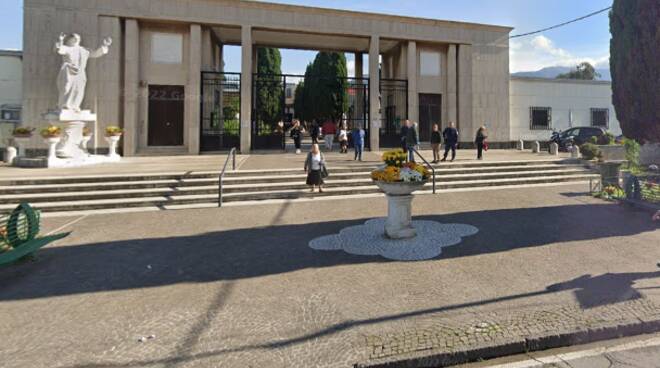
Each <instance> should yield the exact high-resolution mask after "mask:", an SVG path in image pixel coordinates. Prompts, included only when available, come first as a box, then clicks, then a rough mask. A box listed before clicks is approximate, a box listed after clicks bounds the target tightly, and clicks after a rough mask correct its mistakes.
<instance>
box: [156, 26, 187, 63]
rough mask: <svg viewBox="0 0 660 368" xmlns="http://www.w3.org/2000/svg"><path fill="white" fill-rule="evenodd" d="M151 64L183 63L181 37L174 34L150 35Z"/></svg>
mask: <svg viewBox="0 0 660 368" xmlns="http://www.w3.org/2000/svg"><path fill="white" fill-rule="evenodd" d="M151 62H153V63H155V64H181V63H182V62H183V35H181V34H176V33H154V34H152V36H151Z"/></svg>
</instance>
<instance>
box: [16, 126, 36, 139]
mask: <svg viewBox="0 0 660 368" xmlns="http://www.w3.org/2000/svg"><path fill="white" fill-rule="evenodd" d="M32 132H34V128H30V127H17V128H15V129H14V131H13V132H12V135H13V136H14V138H30V137H32Z"/></svg>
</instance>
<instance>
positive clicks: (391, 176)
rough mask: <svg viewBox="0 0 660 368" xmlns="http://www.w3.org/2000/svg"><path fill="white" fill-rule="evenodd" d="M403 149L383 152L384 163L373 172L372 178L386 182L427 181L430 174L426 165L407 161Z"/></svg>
mask: <svg viewBox="0 0 660 368" xmlns="http://www.w3.org/2000/svg"><path fill="white" fill-rule="evenodd" d="M406 156H407V155H406V153H405V152H404V151H403V150H402V149H396V150H392V151H386V152H385V153H383V157H382V159H383V162H384V165H381V166H380V167H378V168H377V169H376V170H374V171H372V172H371V179H372V180H374V181H377V182H378V181H380V182H386V183H396V182H402V183H425V182H426V181H427V180H428V179H429V177H430V175H429V171H428V170H427V169H426V167H424V166H422V165H420V164H417V163H415V162H406V158H407V157H406Z"/></svg>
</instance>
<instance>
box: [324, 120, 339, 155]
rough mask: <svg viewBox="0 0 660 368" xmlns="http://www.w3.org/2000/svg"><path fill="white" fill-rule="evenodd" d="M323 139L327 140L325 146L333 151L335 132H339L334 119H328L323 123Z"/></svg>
mask: <svg viewBox="0 0 660 368" xmlns="http://www.w3.org/2000/svg"><path fill="white" fill-rule="evenodd" d="M322 132H323V139H324V140H325V148H326V149H327V150H328V151H332V144H333V142H334V140H335V134H337V126H336V125H335V123H334V122H333V121H332V120H327V121H326V122H325V123H323V129H322Z"/></svg>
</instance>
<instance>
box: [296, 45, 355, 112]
mask: <svg viewBox="0 0 660 368" xmlns="http://www.w3.org/2000/svg"><path fill="white" fill-rule="evenodd" d="M305 74H306V76H305V90H306V93H305V94H304V96H305V100H306V101H314V103H313V104H312V106H310V108H309V109H308V110H307V111H308V112H309V115H308V117H313V118H316V119H319V120H327V119H330V120H333V121H335V122H337V121H339V120H341V118H342V115H343V114H344V113H345V112H347V111H348V81H347V79H346V77H347V75H348V68H347V66H346V56H345V55H344V54H343V53H337V52H319V53H318V54H317V55H316V58H315V59H314V62H313V63H312V65H311V67H308V70H307V72H306V73H305Z"/></svg>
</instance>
